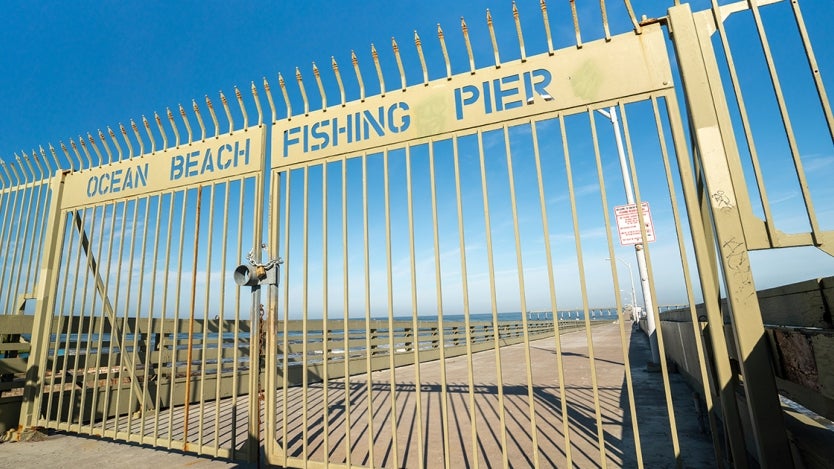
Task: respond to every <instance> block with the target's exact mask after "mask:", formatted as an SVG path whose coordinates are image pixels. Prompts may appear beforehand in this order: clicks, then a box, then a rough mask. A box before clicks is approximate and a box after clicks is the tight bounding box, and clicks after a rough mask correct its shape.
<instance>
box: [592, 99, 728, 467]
mask: <svg viewBox="0 0 834 469" xmlns="http://www.w3.org/2000/svg"><path fill="white" fill-rule="evenodd" d="M652 112H653V114H654V121H655V128H656V129H657V138H658V142H659V143H660V153H661V155H662V156H663V169H664V170H665V173H666V186H667V188H668V189H669V200H670V202H671V205H672V218H673V219H674V220H675V234H676V235H677V239H678V253H679V254H680V256H681V268H682V270H683V280H684V284H685V285H686V296H687V302H688V303H689V315H690V321H691V322H692V335H693V337H694V340H695V351H696V353H697V354H698V357H699V360H698V365H699V371H700V373H701V384H702V385H703V393H704V401H705V404H706V407H707V415H708V417H709V425H710V434H711V436H712V446H713V451H715V463H716V465H718V466H720V465H721V464H723V463H724V455H723V451H722V442H721V441H720V440H719V438H720V434H719V428H718V423H717V422H716V417H715V405H714V403H713V396H712V390H711V385H710V384H711V382H712V379H711V377H710V374H709V373H708V371H707V364H706V360H707V355H706V353H705V350H704V345H703V339H702V337H701V327H700V323H699V320H698V314H697V312H696V311H695V298H694V293H693V289H692V279H691V278H690V273H689V261H688V260H687V256H686V247H685V246H684V241H683V240H684V237H683V229H682V227H681V223H680V220H682V219H683V218H682V217H681V213H680V210H679V208H678V201H677V196H676V195H675V185H674V183H673V182H672V169H671V165H670V164H669V153H668V150H667V148H666V137H665V136H664V135H663V126H662V124H661V122H660V113H659V112H658V108H657V97H656V96H652ZM605 213H608V212H607V210H606V212H605ZM606 221H607V218H606ZM609 233H610V231H609ZM621 322H622V321H621ZM713 384H714V383H713Z"/></svg>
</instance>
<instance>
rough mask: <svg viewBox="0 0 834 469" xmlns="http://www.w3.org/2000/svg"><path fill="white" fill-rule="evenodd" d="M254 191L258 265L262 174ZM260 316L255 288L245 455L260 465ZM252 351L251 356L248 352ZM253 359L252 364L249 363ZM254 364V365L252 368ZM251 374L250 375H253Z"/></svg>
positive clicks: (262, 161)
mask: <svg viewBox="0 0 834 469" xmlns="http://www.w3.org/2000/svg"><path fill="white" fill-rule="evenodd" d="M265 139H266V132H264V133H262V134H261V145H262V148H263V147H265V145H266V142H265ZM258 156H259V158H260V165H261V167H263V168H266V161H265V160H266V154H265V153H264V152H263V151H262V152H261V154H260V155H258ZM254 182H255V187H254V198H255V200H254V204H253V205H254V207H253V210H254V213H253V214H252V215H253V221H252V246H254V247H255V249H256V251H257V254H256V255H255V261H256V262H260V260H261V255H260V254H261V249H258V248H259V247H261V246H262V245H263V208H264V197H266V194H265V193H264V190H265V187H264V184H265V177H264V176H263V171H262V172H261V173H259V174H258V175H257V176H255V177H254ZM262 313H263V304H262V303H261V290H260V287H256V288H253V289H252V313H251V316H250V320H251V321H252V325H251V327H250V329H251V331H252V332H251V333H250V334H251V337H250V339H249V341H250V345H249V346H250V351H249V357H250V371H249V409H248V412H249V415H250V416H254V417H250V418H249V422H248V423H249V428H248V439H247V443H248V448H247V449H248V450H249V451H248V454H247V458H248V460H249V461H250V462H254V463H258V464H260V446H261V443H260V441H261V436H260V433H261V418H260V415H261V398H262V394H261V391H262V387H261V380H260V374H261V324H260V322H261V321H260V318H261V314H262ZM253 348H254V353H253V352H252V349H253ZM253 355H254V360H253ZM253 363H254V364H253ZM253 370H254V371H253Z"/></svg>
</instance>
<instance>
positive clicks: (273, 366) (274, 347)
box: [233, 112, 283, 455]
mask: <svg viewBox="0 0 834 469" xmlns="http://www.w3.org/2000/svg"><path fill="white" fill-rule="evenodd" d="M273 114H274V112H273ZM272 120H273V121H275V118H274V117H273V119H272ZM269 192H270V193H269V205H268V212H267V213H268V218H267V223H268V225H267V236H269V238H268V239H269V241H268V243H269V245H270V246H272V247H273V249H275V252H276V254H277V253H280V241H281V231H280V229H281V228H280V226H279V221H280V219H281V198H280V194H281V173H279V172H277V171H273V172H272V173H271V177H270V184H269ZM241 199H242V197H241ZM238 213H242V211H238ZM242 219H243V217H241V221H242ZM276 268H277V267H276ZM277 275H278V274H277V272H276V278H277ZM236 290H237V291H238V292H240V288H237V289H236ZM280 294H281V292H280V290H279V287H278V285H277V284H272V285H270V286H269V298H268V310H267V331H266V339H267V348H266V350H267V353H266V369H267V373H266V389H268V390H270V392H269V393H267V400H266V410H265V413H266V437H265V440H266V451H267V455H271V454H275V453H276V450H275V446H276V443H277V442H276V437H277V435H278V431H277V428H276V423H277V422H276V421H277V418H278V409H277V399H276V396H277V393H278V379H277V378H278V328H277V322H278V302H279V301H280ZM238 295H239V293H238ZM235 337H237V333H235ZM282 374H283V373H282ZM234 425H235V426H236V423H235V424H234ZM233 447H234V445H233Z"/></svg>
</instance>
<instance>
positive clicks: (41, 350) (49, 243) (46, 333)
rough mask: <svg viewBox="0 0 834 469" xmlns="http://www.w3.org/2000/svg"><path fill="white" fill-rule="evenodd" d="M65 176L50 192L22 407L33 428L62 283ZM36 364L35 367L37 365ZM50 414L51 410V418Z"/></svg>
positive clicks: (24, 419)
mask: <svg viewBox="0 0 834 469" xmlns="http://www.w3.org/2000/svg"><path fill="white" fill-rule="evenodd" d="M64 177H65V176H64V173H61V175H60V177H55V178H52V180H51V182H50V192H51V194H52V196H51V197H52V198H51V200H50V207H49V211H48V212H47V213H48V215H47V216H48V217H49V223H48V225H47V233H49V235H48V236H47V237H46V242H45V243H44V253H43V262H42V267H41V273H40V279H41V281H40V282H39V283H38V291H37V295H36V297H37V303H36V305H35V308H36V312H35V318H34V324H33V328H32V342H33V343H34V344H37V345H35V346H34V347H33V348H32V350H31V352H30V355H29V360H28V362H27V371H26V384H25V387H24V390H23V392H24V394H23V396H24V398H23V403H22V404H21V408H20V415H21V418H20V422H21V423H24V424H25V425H28V426H32V425H35V423H36V422H37V421H38V418H39V416H40V410H41V409H40V408H41V402H42V400H43V392H42V391H43V390H42V388H41V386H39V385H38V383H40V382H41V378H40V376H38V375H39V370H45V369H46V364H47V359H48V358H49V357H48V353H49V343H50V342H51V341H50V328H51V325H52V317H53V312H54V310H55V298H56V296H57V288H58V282H57V281H56V279H57V276H58V274H59V269H60V265H61V251H62V248H63V241H64V232H65V230H64V224H63V223H62V219H63V218H64V217H65V215H64V214H63V213H62V212H61V210H60V202H61V197H62V195H63V188H64V184H63V183H64ZM59 337H60V335H59V334H56V346H55V350H56V351H57V348H58V344H57V343H58V341H59ZM33 365H34V366H33ZM48 417H49V413H48V410H47V418H48Z"/></svg>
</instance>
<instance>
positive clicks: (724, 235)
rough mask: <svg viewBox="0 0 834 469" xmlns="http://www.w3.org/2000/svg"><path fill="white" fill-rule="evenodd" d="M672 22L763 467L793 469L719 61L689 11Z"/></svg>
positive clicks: (673, 11)
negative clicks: (714, 73) (729, 149)
mask: <svg viewBox="0 0 834 469" xmlns="http://www.w3.org/2000/svg"><path fill="white" fill-rule="evenodd" d="M669 19H670V25H671V27H672V28H673V29H674V31H675V41H674V45H675V50H676V52H677V57H678V63H679V65H680V70H681V79H682V81H683V84H684V91H685V93H686V97H687V102H688V104H689V109H690V115H691V119H692V124H693V126H694V128H695V132H694V135H695V138H696V141H697V144H698V149H699V153H700V155H701V158H702V159H703V164H704V167H703V172H704V176H705V179H706V182H707V187H708V188H709V192H710V204H711V209H712V215H713V218H714V222H715V232H716V235H717V238H718V250H719V255H720V262H721V266H722V270H723V272H724V282H725V284H726V286H727V289H726V291H727V296H728V303H729V306H730V314H731V317H732V318H733V332H734V335H735V339H736V347H737V350H738V357H739V364H740V365H741V369H742V374H743V376H744V381H745V386H744V391H745V394H746V396H747V406H748V409H749V411H750V412H749V413H750V418H751V420H752V423H753V425H752V431H753V436H754V438H755V441H756V442H757V447H758V451H759V461H760V462H761V463H762V464H765V465H768V466H773V467H792V466H793V461H792V460H791V452H790V446H789V444H788V440H787V435H786V433H785V429H784V422H783V421H782V409H781V406H780V402H779V398H778V393H777V390H776V382H775V377H774V375H773V369H772V368H771V363H770V356H769V352H768V350H767V338H766V335H765V332H764V325H763V324H762V317H761V311H760V310H759V305H758V301H757V298H756V289H755V285H754V283H753V278H752V272H751V270H750V263H749V258H748V246H747V243H746V241H745V239H744V230H743V227H742V225H741V220H740V215H739V210H738V206H737V205H736V194H735V192H734V190H733V187H732V185H731V184H730V182H731V178H730V176H729V174H728V173H729V170H728V168H727V164H726V162H725V160H726V151H725V149H724V147H723V145H722V141H721V129H720V128H719V124H718V116H717V111H716V105H718V106H726V102H725V101H724V102H715V101H714V100H715V99H720V95H716V94H715V93H716V90H714V89H712V90H711V89H708V83H709V79H708V77H707V70H706V66H707V64H706V61H708V62H709V63H711V64H714V63H715V57H714V55H712V54H713V52H712V50H711V49H706V50H705V49H703V48H702V47H701V43H700V40H699V37H698V30H697V28H696V26H695V23H694V20H693V17H692V13H691V11H690V9H689V5H687V4H683V5H681V6H678V7H673V8H670V9H669ZM670 101H671V100H670ZM681 166H682V165H681Z"/></svg>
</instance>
